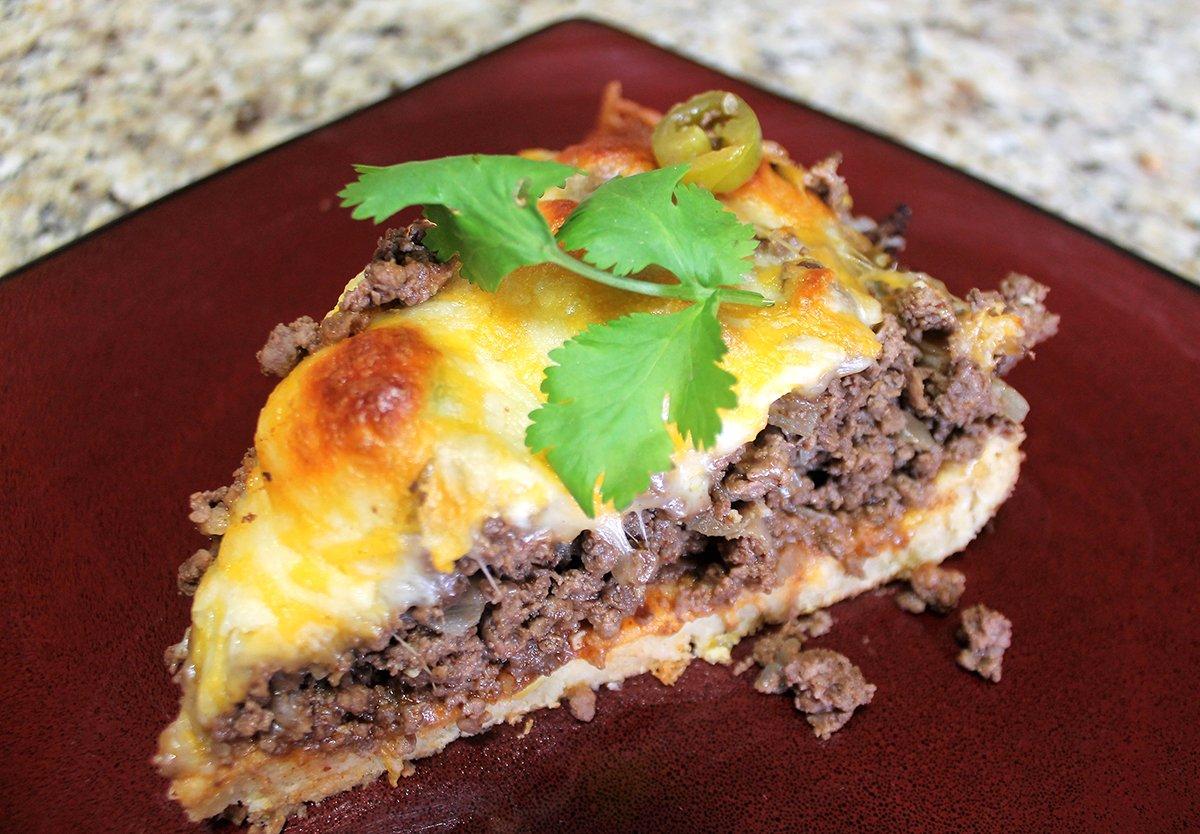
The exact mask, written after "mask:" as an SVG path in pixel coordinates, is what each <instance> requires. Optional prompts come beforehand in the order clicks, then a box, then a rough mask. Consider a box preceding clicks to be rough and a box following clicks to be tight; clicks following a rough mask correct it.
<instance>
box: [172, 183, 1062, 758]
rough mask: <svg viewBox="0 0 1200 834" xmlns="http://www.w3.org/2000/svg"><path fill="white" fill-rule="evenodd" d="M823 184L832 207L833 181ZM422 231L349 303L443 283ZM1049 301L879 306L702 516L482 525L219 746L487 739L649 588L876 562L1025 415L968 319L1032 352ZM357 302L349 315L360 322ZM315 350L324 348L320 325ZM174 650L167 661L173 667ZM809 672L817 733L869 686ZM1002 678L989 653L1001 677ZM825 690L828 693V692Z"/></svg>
mask: <svg viewBox="0 0 1200 834" xmlns="http://www.w3.org/2000/svg"><path fill="white" fill-rule="evenodd" d="M828 173H830V174H831V175H832V174H833V172H832V170H830V171H829V172H828ZM827 185H828V187H829V189H830V197H831V198H836V197H837V193H836V191H837V183H836V182H835V181H833V180H832V179H830V180H829V182H828V183H827ZM421 233H422V231H421V229H419V228H414V227H409V229H406V230H404V231H403V232H401V233H395V234H393V233H389V235H388V236H386V237H385V238H384V239H382V240H381V241H380V252H377V260H376V263H390V264H393V265H400V266H405V267H406V274H408V275H409V276H410V277H412V276H417V277H418V278H419V281H418V283H420V284H421V286H419V287H410V288H409V289H408V290H404V291H401V290H399V289H396V288H395V286H394V282H392V280H391V277H388V276H392V277H394V270H392V268H391V267H385V268H383V271H382V276H383V277H382V278H380V277H378V276H377V278H376V279H373V280H372V281H371V282H370V283H369V284H368V286H367V288H366V289H363V290H362V292H361V293H359V294H356V295H353V296H352V297H353V298H356V299H357V298H360V296H361V297H362V299H366V300H365V301H364V302H363V303H364V304H368V303H369V304H376V303H387V302H388V300H398V301H400V302H401V303H408V301H409V299H419V300H424V298H427V297H428V295H425V293H426V292H427V291H428V292H429V294H432V292H435V291H436V289H437V287H438V286H441V284H440V283H438V281H439V280H441V278H429V274H430V273H429V269H427V268H431V267H430V263H431V262H429V261H428V260H426V259H425V255H421V254H419V252H420V251H421V250H423V247H422V246H421V243H420V234H421ZM406 247H408V248H406ZM380 253H382V255H381V254H380ZM802 256H803V253H799V254H798V257H802ZM437 266H443V265H437ZM408 267H411V268H408ZM420 276H425V277H424V278H421V277H420ZM414 280H416V279H414ZM931 280H932V279H931ZM443 283H444V281H443ZM435 285H436V286H435ZM405 293H408V295H406V294H405ZM422 296H423V297H422ZM349 297H351V296H348V298H349ZM1044 297H1045V291H1044V288H1042V287H1040V285H1038V284H1036V283H1035V282H1032V281H1031V280H1030V279H1027V278H1023V277H1020V276H1015V277H1010V278H1009V279H1006V280H1005V282H1004V283H1003V284H1002V285H1001V289H1000V292H999V293H975V294H973V295H972V296H968V301H967V302H966V303H964V302H961V301H958V300H956V299H952V298H951V297H950V296H949V295H948V294H947V293H945V291H944V290H942V289H940V285H936V282H933V283H921V284H917V285H914V286H913V287H910V288H908V289H906V290H904V291H902V292H900V293H896V294H893V295H891V296H890V297H885V298H884V302H885V306H886V307H887V308H888V309H889V312H888V313H887V315H885V318H884V321H883V323H882V324H881V326H880V327H879V328H878V336H879V339H880V341H881V343H882V352H881V355H880V357H879V358H878V360H877V361H876V362H875V363H874V364H873V365H872V366H871V367H869V368H868V369H866V370H864V371H863V372H861V373H857V374H852V375H850V376H846V377H842V378H838V379H834V380H832V381H831V382H830V383H829V385H828V386H827V388H826V389H825V391H824V392H823V393H821V394H820V395H818V396H815V397H812V398H806V397H804V396H801V395H799V394H789V395H787V396H784V397H782V398H781V399H780V400H778V401H777V402H776V403H775V404H774V405H773V406H772V408H771V410H770V415H769V419H768V425H767V427H766V428H764V429H763V431H762V432H761V433H760V434H759V436H758V437H757V438H756V439H755V440H754V441H753V442H752V443H749V444H747V445H746V446H744V447H743V448H742V449H740V450H739V451H738V452H737V453H735V454H733V455H731V456H730V457H729V458H727V459H726V460H725V461H724V467H723V469H722V470H721V471H720V472H719V474H718V475H717V476H716V477H715V479H714V482H713V485H712V488H711V496H712V508H711V509H709V510H706V511H705V512H703V513H700V514H697V515H692V516H685V515H683V514H682V513H681V512H679V511H678V510H676V509H673V508H672V507H670V506H668V507H666V508H662V509H656V510H650V511H642V512H630V513H627V514H626V515H625V517H624V519H623V527H624V532H625V541H610V540H609V539H607V538H605V537H604V536H602V535H600V534H598V533H594V532H584V533H582V534H580V535H579V536H578V537H576V538H575V539H573V540H571V541H556V540H553V539H552V538H551V537H550V536H549V535H547V534H545V533H536V532H535V533H530V532H528V531H523V530H517V529H514V528H512V527H510V526H508V525H507V524H505V523H503V522H502V521H500V520H492V521H489V522H488V523H487V524H486V525H485V527H484V529H483V531H482V532H483V535H482V537H481V544H480V545H479V546H477V547H476V549H475V550H474V551H473V552H472V553H470V554H468V555H467V556H465V557H463V558H462V559H460V560H459V562H458V563H457V566H456V569H455V571H454V572H453V573H451V574H449V575H447V576H446V577H445V579H444V592H443V596H442V601H441V602H440V603H439V604H436V605H431V606H421V607H415V608H410V609H409V610H407V611H403V612H400V613H399V614H398V615H397V616H396V618H395V620H394V622H393V624H392V628H391V629H390V630H389V631H388V633H387V634H385V635H384V636H382V637H381V638H379V639H378V640H377V641H376V642H374V643H372V644H368V645H362V646H359V647H357V648H355V649H353V650H351V651H348V652H346V653H344V654H343V655H342V656H341V658H340V659H339V661H338V662H337V663H336V664H334V665H333V666H331V667H323V668H311V669H306V670H302V671H298V672H286V671H281V672H276V673H274V674H270V675H265V676H264V677H263V678H261V679H260V680H259V681H258V683H257V685H255V686H254V687H253V688H252V689H251V691H250V693H249V696H248V697H247V699H246V701H245V702H244V703H242V704H241V705H239V706H238V707H237V708H236V709H235V710H233V711H232V712H230V713H229V714H227V715H226V716H224V717H223V718H221V719H219V720H218V721H217V722H216V725H215V726H214V727H213V728H212V734H213V737H214V739H215V740H216V741H218V742H222V743H225V744H227V745H228V746H229V750H228V752H229V753H231V754H232V753H236V752H237V751H238V750H241V749H244V748H246V747H247V746H251V745H253V746H257V747H259V748H261V749H262V750H264V751H266V752H268V753H281V752H284V751H286V750H288V749H290V748H292V747H294V746H297V745H301V746H333V745H340V744H345V743H353V742H357V741H364V740H368V739H371V738H372V737H373V736H375V735H376V734H377V733H388V734H392V733H394V732H395V731H396V730H400V731H402V732H403V733H404V734H405V735H406V736H408V737H409V739H410V741H411V738H412V736H414V735H415V734H416V733H417V732H418V731H419V730H420V729H421V728H422V727H424V726H427V725H429V724H431V723H435V722H437V721H439V720H442V716H443V714H444V711H445V710H452V711H457V713H456V714H457V715H458V716H459V717H458V719H457V720H458V722H459V726H460V727H461V729H462V730H463V731H464V732H467V733H472V732H477V731H478V730H479V729H481V727H482V725H483V723H484V721H485V719H486V708H487V702H488V701H489V699H493V698H495V697H497V696H498V695H500V694H501V692H502V691H503V689H504V687H505V685H506V683H508V684H518V685H519V684H521V683H523V682H525V681H528V680H531V679H532V678H534V677H536V676H538V675H543V674H547V673H549V672H552V671H554V670H555V669H557V668H559V667H560V666H562V665H563V664H564V663H566V662H567V661H568V660H570V659H571V658H573V657H575V656H576V654H577V652H578V651H579V649H580V646H581V642H582V638H583V637H584V636H585V634H587V633H588V632H591V633H594V634H596V635H598V636H599V637H601V638H611V637H614V636H616V635H617V633H618V632H619V631H620V629H621V626H622V623H624V622H625V620H626V619H627V618H630V617H636V616H637V615H639V613H641V612H643V606H644V604H645V603H646V600H647V595H648V592H650V591H651V590H653V589H655V588H656V587H657V588H661V589H664V590H666V589H669V592H670V593H671V595H672V596H671V600H672V604H673V605H674V606H675V607H676V609H677V611H678V612H679V613H680V614H681V615H684V616H687V615H690V614H692V613H696V612H703V611H706V610H709V609H711V608H713V607H716V606H720V605H722V604H725V603H728V602H729V601H731V600H733V599H734V598H735V597H737V596H738V595H739V594H741V593H742V592H744V591H747V590H769V589H771V588H773V587H775V586H776V585H777V584H779V582H780V581H781V580H782V578H784V577H785V576H786V575H788V574H789V572H790V570H791V568H792V566H791V565H787V564H783V565H781V564H780V559H781V555H780V554H781V547H780V546H781V545H785V544H788V543H791V542H802V543H804V544H806V545H808V546H810V547H812V548H815V549H817V550H819V551H823V552H825V553H828V554H830V555H831V556H833V557H835V558H837V559H839V560H840V561H841V562H842V564H843V565H844V566H845V567H846V569H847V570H850V571H858V570H860V564H861V561H862V559H863V558H864V556H865V555H866V554H864V553H861V552H860V550H859V548H858V547H856V542H855V538H854V535H853V531H854V530H855V528H856V527H859V526H862V525H866V526H875V527H882V526H886V525H887V523H888V522H890V521H892V520H894V519H896V518H897V517H898V516H899V515H900V514H902V513H903V512H904V511H905V510H906V509H907V508H910V507H914V506H918V505H920V504H922V502H923V501H925V499H926V497H927V495H928V492H929V490H930V485H931V483H932V480H933V478H934V476H935V474H936V473H937V472H938V470H939V468H940V467H941V466H942V465H943V464H944V463H946V462H949V461H963V460H968V459H971V458H973V457H974V456H975V455H977V454H978V452H979V450H980V448H981V445H982V443H983V441H984V440H985V439H986V438H987V437H988V436H990V435H992V434H995V433H1001V434H1004V433H1011V432H1013V431H1016V430H1017V425H1018V424H1019V422H1020V419H1021V418H1022V417H1023V416H1024V414H1023V411H1021V410H1020V409H1017V410H1016V412H1015V413H1014V410H1013V406H1012V402H1013V400H1012V396H1013V395H1012V394H1011V392H1010V393H1008V394H1006V393H1005V392H1006V387H1005V386H1004V384H1003V383H1001V382H999V380H998V377H994V376H993V375H992V374H990V373H988V372H985V371H984V370H982V369H981V368H979V367H978V366H977V365H976V364H974V362H973V361H971V360H970V359H969V358H968V357H967V356H965V355H961V354H960V353H959V352H958V351H956V349H955V348H954V347H953V342H952V341H951V340H949V339H948V338H947V337H948V335H949V334H950V333H951V332H952V331H953V330H954V329H955V328H956V326H957V319H956V318H955V314H956V313H957V314H965V313H968V312H969V311H970V310H972V309H981V308H985V307H987V306H989V305H994V304H1000V305H1002V306H1004V307H1005V309H1008V310H1012V311H1015V312H1017V313H1018V314H1019V315H1020V316H1021V317H1022V319H1023V320H1024V321H1025V322H1026V327H1027V329H1028V330H1029V332H1030V333H1032V334H1034V335H1033V336H1030V338H1028V339H1027V340H1026V344H1024V345H1023V346H1022V348H1023V351H1025V350H1028V349H1029V348H1030V347H1032V345H1033V344H1034V342H1036V341H1037V338H1036V337H1038V336H1040V337H1044V336H1046V335H1049V334H1050V333H1052V332H1053V330H1054V326H1055V324H1056V322H1057V319H1056V317H1054V316H1053V315H1051V314H1049V313H1048V312H1047V311H1046V310H1045V307H1044V306H1043V305H1042V301H1043V299H1044ZM360 300H361V299H360ZM358 305H359V302H358V301H354V302H353V306H354V307H355V309H352V310H343V311H342V312H343V314H345V315H362V313H361V310H360V309H359V306H358ZM273 337H274V336H273ZM308 338H309V337H308V336H306V337H305V339H308ZM315 338H316V339H317V340H318V341H319V340H320V338H321V337H320V334H319V326H318V335H317V336H316V337H315ZM315 346H316V345H315V343H312V342H311V341H306V342H305V343H304V345H300V346H299V347H298V348H295V346H285V347H286V350H285V349H281V355H282V356H284V360H281V361H280V362H279V363H277V364H278V366H279V367H280V368H282V367H283V366H284V365H287V363H288V362H290V363H291V364H292V365H294V364H295V362H296V361H298V359H299V357H300V356H302V355H303V353H304V352H306V351H308V350H311V349H315ZM269 348H270V344H268V349H269ZM293 348H295V349H293ZM265 352H268V351H267V349H264V353H265ZM1014 361H1015V360H1014ZM265 364H266V363H265V362H264V366H265ZM1001 364H1002V367H1007V366H1009V365H1011V364H1012V362H1007V361H1006V362H1004V363H1001ZM284 372H285V373H286V370H284ZM251 462H252V461H251ZM245 471H246V464H245V462H244V465H243V469H242V470H239V472H240V473H241V477H239V478H235V482H234V485H233V486H232V487H230V488H228V489H227V490H225V491H220V490H218V491H214V492H209V493H198V494H197V496H194V497H193V519H194V520H195V521H196V522H197V524H198V526H199V527H200V529H201V530H202V531H203V532H206V533H209V534H210V535H213V536H214V537H219V535H220V533H222V532H223V531H224V527H225V525H226V524H227V522H228V511H229V507H230V506H231V505H232V503H233V500H234V498H236V495H237V493H238V492H239V491H240V490H241V481H242V480H243V479H244V475H245ZM217 543H219V539H218V542H217ZM201 553H204V554H207V555H203V556H201V555H200V554H197V556H196V557H193V559H192V560H189V563H188V564H186V565H185V566H184V568H183V569H181V578H180V584H181V588H184V589H185V590H192V589H194V588H195V585H196V583H197V582H198V581H199V578H200V575H201V574H202V572H203V568H204V567H206V566H207V564H208V563H210V562H211V561H212V560H213V558H219V553H218V551H217V549H216V546H215V545H214V546H213V547H210V548H209V549H208V550H205V551H201ZM816 651H819V650H816ZM838 657H840V655H839V656H838ZM178 658H179V652H178V651H175V652H172V651H170V650H168V662H169V663H171V664H173V665H174V667H175V669H176V670H177V669H178ZM843 660H844V658H843ZM846 663H847V664H848V661H847V662H846ZM802 665H803V666H804V669H803V670H801V669H800V668H799V667H797V670H798V671H797V675H796V676H795V677H796V681H795V682H794V683H793V684H792V685H793V686H795V687H797V698H798V701H797V703H798V705H799V699H800V698H801V697H802V696H803V698H806V699H808V700H806V701H805V703H806V704H807V707H806V708H805V709H806V711H807V712H809V713H812V714H813V715H814V716H819V717H818V718H816V719H815V720H814V722H813V725H814V729H815V730H816V731H817V732H818V734H821V735H827V733H828V732H832V731H833V730H834V729H836V727H837V726H840V725H841V723H844V722H845V720H846V719H848V717H849V713H850V712H852V711H853V707H854V706H855V705H857V704H859V703H865V702H866V700H869V699H870V693H869V692H867V689H871V690H872V691H873V687H870V685H869V684H865V682H863V681H858V683H861V684H862V685H861V686H859V685H857V684H855V685H854V686H850V687H849V689H845V688H844V687H843V689H838V688H837V687H834V688H833V689H830V687H831V686H833V683H832V682H831V681H835V679H836V680H841V681H843V682H845V681H847V680H849V679H850V678H853V675H852V674H851V672H850V671H849V670H853V671H854V672H857V670H856V669H854V667H853V666H852V665H850V666H849V670H848V669H845V668H843V665H844V664H841V663H840V662H835V660H833V659H830V658H829V657H825V656H824V655H822V656H819V657H818V656H816V655H813V656H812V657H810V658H809V659H808V660H807V661H805V663H804V664H802ZM809 667H812V668H809ZM835 667H836V668H835ZM998 667H999V664H998V658H997V662H996V673H997V676H998ZM801 671H803V672H804V674H800V672H801ZM981 671H982V670H981ZM831 676H832V677H831ZM847 676H849V677H847ZM858 677H859V678H861V675H859V676H858ZM855 680H857V679H855ZM850 683H855V681H854V680H852V681H850ZM843 690H845V691H843ZM818 692H821V693H826V695H828V694H829V693H833V694H832V695H830V698H832V700H830V699H829V698H826V697H825V695H820V694H818ZM805 693H807V694H805ZM838 693H841V694H838ZM843 695H844V696H845V697H843ZM864 698H865V699H866V700H863V699H864ZM576 701H577V703H576ZM809 701H812V703H809ZM851 702H854V703H851ZM808 707H811V709H809V708H808ZM592 709H593V707H592V706H591V705H590V701H588V700H587V699H586V696H583V695H580V694H578V693H577V694H576V696H573V701H572V711H573V712H575V713H576V714H577V715H579V716H580V717H581V718H584V716H590V712H591V710H592ZM810 717H812V716H810ZM584 720H586V718H584ZM839 722H840V723H839ZM835 725H836V726H835Z"/></svg>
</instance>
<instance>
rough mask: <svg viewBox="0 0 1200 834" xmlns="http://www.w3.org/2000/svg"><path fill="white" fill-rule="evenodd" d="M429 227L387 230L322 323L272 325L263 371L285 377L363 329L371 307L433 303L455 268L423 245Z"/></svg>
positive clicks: (262, 357) (262, 352)
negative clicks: (309, 358)
mask: <svg viewBox="0 0 1200 834" xmlns="http://www.w3.org/2000/svg"><path fill="white" fill-rule="evenodd" d="M431 225H432V224H431V223H430V222H429V221H427V220H418V221H417V222H416V223H412V224H411V225H409V226H406V227H405V228H403V229H388V230H387V232H385V233H384V236H383V237H381V238H380V239H379V243H378V244H377V245H376V248H375V255H374V257H373V258H372V259H371V262H370V263H369V264H367V266H366V267H365V268H364V269H363V276H362V280H360V281H359V282H358V283H357V284H355V285H354V287H353V288H352V289H351V290H350V291H349V292H347V293H346V295H345V296H344V297H343V298H342V300H341V303H340V304H339V305H338V309H337V310H335V311H334V312H333V313H330V314H329V315H328V316H326V317H325V318H324V320H322V321H320V322H317V321H315V320H314V319H312V318H311V317H309V316H301V317H300V318H298V319H296V320H295V321H293V322H291V323H290V324H277V325H275V327H274V329H273V330H272V331H271V333H270V335H269V336H268V337H267V343H266V344H265V345H263V347H262V350H260V351H259V352H258V365H259V367H260V368H261V369H262V372H263V373H264V374H266V375H267V376H276V377H280V378H282V377H285V376H287V375H288V374H289V373H291V371H292V368H294V367H296V365H297V364H299V362H300V360H301V359H303V358H304V357H305V356H308V355H309V354H311V353H316V352H317V351H318V350H320V349H321V348H324V347H328V346H329V345H332V344H336V343H337V342H340V341H342V340H343V339H347V338H349V337H350V336H353V335H354V334H356V333H359V332H361V331H363V330H364V329H366V326H367V325H368V324H369V323H370V320H371V319H370V316H368V315H367V311H368V310H370V309H372V308H375V307H383V306H387V305H390V304H395V303H398V304H400V305H401V306H403V307H412V306H415V305H417V304H420V303H421V302H423V301H428V300H429V299H430V298H432V297H433V295H434V294H435V293H436V292H437V291H438V290H440V289H441V288H442V287H443V286H444V285H445V283H446V282H447V281H449V280H450V278H451V276H453V275H454V273H455V271H456V270H457V269H458V263H457V261H454V262H451V263H442V262H440V261H439V260H438V259H437V257H436V256H435V255H434V254H433V253H432V252H431V251H430V250H429V249H428V248H427V247H426V246H425V244H424V243H423V242H422V241H423V240H424V238H425V232H426V230H428V229H429V228H430V226H431Z"/></svg>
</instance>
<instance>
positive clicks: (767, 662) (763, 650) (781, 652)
mask: <svg viewBox="0 0 1200 834" xmlns="http://www.w3.org/2000/svg"><path fill="white" fill-rule="evenodd" d="M831 628H833V617H831V616H830V615H829V612H828V611H815V612H813V613H812V614H808V615H806V616H803V617H796V618H793V619H791V620H788V621H787V622H786V623H784V624H783V625H781V626H780V627H779V628H777V629H776V630H775V631H773V632H771V633H770V634H766V635H763V636H762V637H759V638H758V639H757V640H755V641H754V649H753V651H751V652H750V654H749V655H748V656H747V657H746V658H745V659H744V660H743V661H741V662H740V663H738V664H737V665H736V666H735V667H734V669H733V673H734V674H735V675H740V674H742V673H743V672H745V671H746V670H747V669H749V668H750V667H751V666H752V665H753V664H755V663H757V664H758V665H759V666H761V667H762V670H763V671H762V672H760V673H759V679H760V683H759V684H756V685H761V686H765V687H767V688H773V687H775V686H782V685H783V684H782V680H783V679H782V677H780V675H781V674H782V667H783V665H784V664H786V663H787V662H788V661H789V660H791V659H792V658H793V657H795V656H796V655H797V654H798V653H799V651H800V649H801V647H802V646H803V645H804V641H805V640H808V639H809V638H811V637H820V636H821V635H823V634H828V633H829V630H830V629H831ZM778 691H782V689H779V690H778Z"/></svg>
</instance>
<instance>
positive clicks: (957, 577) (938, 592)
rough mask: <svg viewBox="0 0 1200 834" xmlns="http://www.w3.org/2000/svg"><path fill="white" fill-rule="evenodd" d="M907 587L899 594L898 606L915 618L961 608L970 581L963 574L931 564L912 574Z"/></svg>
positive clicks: (897, 598) (897, 595)
mask: <svg viewBox="0 0 1200 834" xmlns="http://www.w3.org/2000/svg"><path fill="white" fill-rule="evenodd" d="M908 585H909V587H908V588H907V589H905V590H903V591H900V592H899V593H898V594H896V604H897V605H898V606H900V607H901V608H903V609H904V610H905V611H908V612H909V613H912V614H920V613H921V612H923V611H925V610H926V609H929V610H930V611H932V612H934V613H935V614H945V613H947V612H948V611H950V610H951V609H953V608H954V607H956V606H957V605H958V600H959V598H960V597H962V595H963V591H964V590H966V587H967V577H965V576H963V574H962V572H961V571H956V570H954V569H952V568H943V567H941V566H940V565H935V564H933V563H931V562H929V563H926V564H924V565H921V566H920V567H919V568H917V569H916V570H914V571H913V572H912V574H911V575H910V576H909V577H908Z"/></svg>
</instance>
